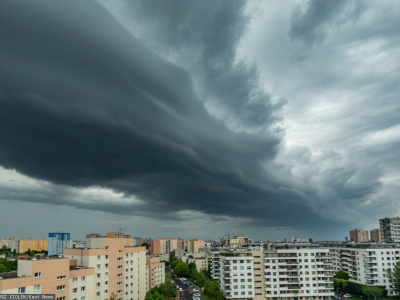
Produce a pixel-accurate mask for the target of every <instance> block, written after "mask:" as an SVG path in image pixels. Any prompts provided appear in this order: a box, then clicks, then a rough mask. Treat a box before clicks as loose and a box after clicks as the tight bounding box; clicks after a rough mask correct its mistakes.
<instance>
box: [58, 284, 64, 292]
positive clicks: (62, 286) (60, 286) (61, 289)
mask: <svg viewBox="0 0 400 300" xmlns="http://www.w3.org/2000/svg"><path fill="white" fill-rule="evenodd" d="M63 290H65V285H59V286H57V291H63Z"/></svg>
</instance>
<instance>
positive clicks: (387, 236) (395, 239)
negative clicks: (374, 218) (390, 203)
mask: <svg viewBox="0 0 400 300" xmlns="http://www.w3.org/2000/svg"><path fill="white" fill-rule="evenodd" d="M379 226H380V231H381V239H382V242H385V243H399V242H400V218H399V217H395V218H384V219H380V220H379Z"/></svg>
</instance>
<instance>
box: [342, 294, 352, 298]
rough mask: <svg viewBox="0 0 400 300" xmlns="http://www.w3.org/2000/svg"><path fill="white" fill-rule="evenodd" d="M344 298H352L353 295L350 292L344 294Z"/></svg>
mask: <svg viewBox="0 0 400 300" xmlns="http://www.w3.org/2000/svg"><path fill="white" fill-rule="evenodd" d="M343 298H351V295H350V294H344V295H343Z"/></svg>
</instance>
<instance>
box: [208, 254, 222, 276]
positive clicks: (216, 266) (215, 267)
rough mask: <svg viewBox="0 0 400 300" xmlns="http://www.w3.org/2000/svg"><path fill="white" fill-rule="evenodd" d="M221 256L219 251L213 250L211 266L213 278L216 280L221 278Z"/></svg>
mask: <svg viewBox="0 0 400 300" xmlns="http://www.w3.org/2000/svg"><path fill="white" fill-rule="evenodd" d="M219 257H220V255H219V251H211V255H210V260H209V266H210V274H211V278H212V279H214V280H219V278H220V274H221V272H220V262H219Z"/></svg>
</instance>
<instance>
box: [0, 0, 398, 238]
mask: <svg viewBox="0 0 400 300" xmlns="http://www.w3.org/2000/svg"><path fill="white" fill-rule="evenodd" d="M398 28H400V6H398V5H396V4H395V3H393V2H392V1H379V2H378V1H372V0H370V1H361V0H359V1H357V0H354V1H344V0H340V1H338V0H336V1H333V0H332V1H317V0H310V1H297V0H288V1H281V0H269V1H214V0H213V1H211V0H210V1H195V0H186V1H182V0H180V1H160V0H157V1H156V0H154V1H153V0H151V1H150V0H142V1H139V0H138V1H127V0H112V1H111V0H99V1H89V0H88V1H39V2H37V1H35V2H29V1H28V2H27V1H22V0H21V1H19V0H16V1H2V2H0V238H6V237H20V238H27V237H34V238H45V237H46V236H47V233H48V232H50V231H54V230H60V231H67V232H71V234H72V238H73V239H82V238H83V237H84V236H85V234H87V233H90V232H98V233H103V234H104V233H106V232H109V231H116V230H117V228H118V227H123V228H125V229H126V231H125V232H126V233H129V234H132V235H134V236H150V237H152V238H157V237H175V236H179V237H182V238H192V237H201V238H212V239H216V238H218V237H220V236H223V235H224V234H245V235H247V236H249V237H250V238H253V239H254V240H257V239H265V240H267V239H271V240H274V239H282V238H284V237H290V236H299V237H311V238H314V239H317V240H318V239H344V236H347V235H348V231H349V230H351V229H354V228H364V229H373V228H377V227H378V226H379V223H378V220H379V218H382V217H393V216H397V215H399V210H400V206H399V201H400V200H399V199H400V155H399V154H400V101H399V96H398V95H399V88H400V76H399V72H400V60H399V57H400V34H399V31H398Z"/></svg>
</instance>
